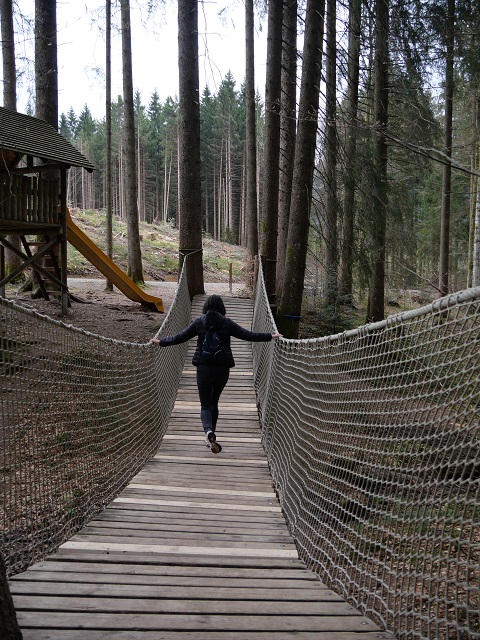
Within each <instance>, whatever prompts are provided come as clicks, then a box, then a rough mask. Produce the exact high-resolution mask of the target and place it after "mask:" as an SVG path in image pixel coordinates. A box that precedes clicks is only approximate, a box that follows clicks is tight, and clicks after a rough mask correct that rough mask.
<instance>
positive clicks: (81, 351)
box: [0, 275, 191, 575]
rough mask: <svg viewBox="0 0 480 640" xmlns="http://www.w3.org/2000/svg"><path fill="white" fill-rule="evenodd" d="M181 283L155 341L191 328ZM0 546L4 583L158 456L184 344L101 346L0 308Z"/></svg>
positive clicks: (93, 338) (0, 302) (28, 314)
mask: <svg viewBox="0 0 480 640" xmlns="http://www.w3.org/2000/svg"><path fill="white" fill-rule="evenodd" d="M190 307H191V305H190V297H189V294H188V287H187V282H186V276H183V275H182V277H181V279H180V283H179V287H178V290H177V294H176V297H175V300H174V303H173V305H172V308H171V309H170V312H169V313H168V315H167V317H166V318H165V321H164V322H163V324H162V327H161V329H160V330H159V332H158V334H157V335H163V334H164V333H166V334H174V333H177V332H178V331H180V330H181V329H182V328H184V327H185V326H186V325H187V324H188V322H189V321H190ZM0 319H1V320H0V379H1V388H0V399H1V417H2V422H1V425H0V434H1V439H0V447H1V450H0V478H1V480H2V487H1V491H0V499H1V502H2V505H1V508H2V522H1V532H0V535H1V538H0V539H1V543H2V553H3V555H4V557H5V561H6V565H7V569H8V572H9V574H10V575H12V574H15V573H18V572H20V571H23V570H25V569H26V568H27V567H28V566H29V565H30V564H31V563H32V562H34V561H37V560H39V559H41V558H43V557H45V555H46V554H47V553H49V552H51V551H53V550H54V549H55V548H56V547H58V546H59V545H60V544H61V543H62V542H64V541H65V540H67V539H68V538H70V537H71V536H72V535H74V533H76V532H77V531H78V530H79V529H80V528H81V527H82V526H83V525H84V524H85V523H86V522H87V521H88V520H89V519H91V518H92V517H93V516H94V515H95V514H96V513H98V512H99V511H100V510H101V509H102V508H103V507H104V506H105V505H106V504H108V503H109V502H110V501H111V500H112V499H113V498H115V497H116V496H117V495H118V494H119V493H120V491H121V490H122V489H123V487H124V486H125V485H126V484H128V482H129V480H130V479H131V478H132V477H133V476H134V475H135V473H136V472H137V471H138V470H140V469H141V468H142V467H143V466H144V464H145V463H146V461H147V460H148V459H149V458H150V457H151V456H152V455H153V454H154V452H155V451H156V449H157V448H158V446H159V444H160V442H161V439H162V438H163V435H164V432H165V430H166V428H167V423H168V419H169V417H170V413H171V410H172V407H173V404H174V401H175V396H176V392H177V387H178V381H179V378H180V375H181V371H182V368H183V363H184V359H185V354H186V349H187V345H186V344H183V345H178V346H176V347H174V348H172V349H158V348H155V347H154V346H153V345H150V344H134V343H128V342H122V341H118V340H111V339H108V338H103V337H100V336H97V335H94V334H91V333H88V332H86V331H83V330H81V329H76V328H74V327H71V326H68V325H66V324H63V323H61V322H58V321H55V320H52V319H50V318H47V317H46V316H42V315H40V314H38V313H36V312H34V311H31V310H27V309H25V308H22V307H19V306H17V305H15V304H14V303H12V302H9V301H7V300H5V299H0Z"/></svg>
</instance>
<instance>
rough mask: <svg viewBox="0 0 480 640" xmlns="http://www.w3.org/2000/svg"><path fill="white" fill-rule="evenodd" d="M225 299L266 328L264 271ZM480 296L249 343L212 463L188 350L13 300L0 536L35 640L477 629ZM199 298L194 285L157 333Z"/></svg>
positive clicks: (183, 290) (339, 635)
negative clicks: (333, 332)
mask: <svg viewBox="0 0 480 640" xmlns="http://www.w3.org/2000/svg"><path fill="white" fill-rule="evenodd" d="M226 302H227V313H228V315H229V316H230V317H233V318H234V319H235V320H236V321H238V322H239V323H240V324H243V325H244V326H249V325H250V323H251V318H252V314H253V327H254V330H257V331H272V332H273V331H274V330H275V325H274V321H273V318H272V316H271V313H270V308H269V305H268V302H267V298H266V295H265V291H264V287H263V280H262V277H261V270H260V276H259V283H258V285H257V289H256V300H255V305H254V306H253V304H252V303H251V301H248V300H240V299H233V298H232V299H230V298H229V299H228V300H227V301H226ZM479 302H480V290H479V289H477V290H469V291H466V292H462V293H460V294H456V295H452V296H449V297H448V298H444V299H442V300H439V301H437V302H435V303H434V304H433V305H430V306H429V307H425V308H422V309H420V310H416V311H414V312H408V313H404V314H400V315H399V316H395V317H394V318H390V319H388V320H387V321H385V322H383V323H378V324H376V325H368V326H366V327H362V328H361V329H358V330H355V331H350V332H346V333H343V334H341V335H338V336H331V337H329V338H325V339H316V340H301V341H289V340H281V341H277V342H275V344H274V343H257V344H255V345H253V347H252V345H250V344H248V343H241V342H239V343H236V344H235V349H236V351H235V358H236V362H237V366H236V367H235V368H234V369H233V370H232V374H231V379H230V382H229V384H228V385H227V389H226V390H225V392H224V395H222V399H221V404H220V412H221V417H220V421H221V422H219V430H218V434H219V436H218V437H219V440H220V442H222V445H223V446H224V448H223V451H222V453H221V454H220V455H218V456H213V455H212V454H211V453H210V451H209V450H208V449H207V448H206V447H205V446H204V445H203V443H202V439H201V432H200V426H199V419H198V413H199V406H198V401H197V397H196V391H195V372H194V367H192V366H191V365H190V364H189V362H190V360H191V358H190V357H189V354H188V349H189V347H188V345H178V346H177V347H174V348H169V349H158V348H155V347H154V346H153V345H137V344H129V343H125V342H121V341H115V340H109V339H105V338H101V337H99V336H95V335H93V334H89V333H88V332H85V331H81V330H78V329H74V328H72V327H68V326H66V325H63V324H62V323H59V322H56V321H53V320H51V319H49V318H46V317H42V316H39V315H38V314H35V313H34V312H30V311H27V310H25V309H21V308H19V307H17V306H15V305H14V304H12V303H10V302H8V301H6V300H3V299H2V300H1V301H0V308H1V312H2V329H1V332H0V337H1V344H2V360H1V366H2V369H1V376H2V383H3V384H2V391H1V397H2V417H3V425H2V433H3V441H2V448H3V451H2V463H1V473H2V479H3V495H2V501H3V525H2V543H3V554H4V558H5V562H6V564H7V568H8V572H9V575H10V589H11V593H12V595H13V600H14V604H15V608H16V613H17V618H18V621H19V624H20V627H21V629H22V633H23V637H24V638H25V640H47V639H49V640H60V639H65V640H66V639H67V638H68V639H75V638H79V639H80V638H82V639H85V640H94V639H95V640H96V639H99V638H110V637H111V638H119V639H126V638H128V639H137V638H138V639H142V640H148V639H149V638H155V639H157V638H166V639H168V638H225V639H237V640H240V639H241V638H265V639H267V638H279V639H280V638H285V639H287V638H312V639H313V638H316V639H322V638H325V639H326V638H330V639H333V640H347V639H353V638H356V639H359V640H360V639H361V640H370V639H373V638H375V639H378V640H380V639H381V638H385V639H386V638H393V637H398V638H439V639H442V638H445V639H450V638H459V639H462V640H463V639H467V638H480V614H479V611H480V605H479V593H480V585H479V580H480V571H479V554H480V526H479V523H480V495H479V477H480V442H479V407H480V385H479V384H478V382H479V374H480V353H479V344H480V315H479ZM201 303H202V300H201V298H196V299H195V300H194V303H193V308H192V307H191V304H190V299H189V297H188V291H187V287H186V282H185V279H184V278H183V277H182V278H181V280H180V283H179V287H178V292H177V296H176V299H175V302H174V304H173V306H172V308H171V309H170V311H169V314H168V316H167V318H166V319H165V322H164V324H163V325H162V328H161V329H160V332H159V335H171V334H173V333H176V332H177V331H178V330H180V329H181V328H183V327H184V326H186V324H187V323H188V322H189V320H190V317H191V315H192V314H193V315H194V316H195V315H199V313H200V308H201ZM192 346H193V345H192Z"/></svg>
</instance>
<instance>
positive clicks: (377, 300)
mask: <svg viewBox="0 0 480 640" xmlns="http://www.w3.org/2000/svg"><path fill="white" fill-rule="evenodd" d="M375 17H376V43H375V45H376V46H375V93H374V126H375V128H376V139H375V158H374V163H375V184H374V186H373V252H372V255H373V268H372V280H371V285H370V296H369V304H368V312H367V321H369V322H377V321H379V320H383V317H384V314H385V240H386V224H387V200H388V194H387V151H388V149H387V138H386V131H387V124H388V97H389V96H388V60H389V54H388V36H389V0H376V3H375Z"/></svg>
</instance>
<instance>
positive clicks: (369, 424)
mask: <svg viewBox="0 0 480 640" xmlns="http://www.w3.org/2000/svg"><path fill="white" fill-rule="evenodd" d="M254 330H256V331H274V330H275V323H274V320H273V317H272V315H271V312H270V309H269V305H268V301H267V297H266V295H265V289H264V285H263V280H262V277H261V269H260V275H259V282H258V285H257V294H256V307H255V317H254ZM254 349H255V358H254V366H255V379H256V386H257V392H258V402H259V406H260V411H261V415H262V429H263V442H264V446H265V449H266V452H267V455H268V458H269V464H270V468H271V471H272V475H273V479H274V484H275V487H276V489H277V492H278V494H279V498H280V502H281V505H282V507H283V510H284V512H285V515H286V518H287V521H288V524H289V528H290V530H291V532H292V534H293V536H294V538H295V541H296V544H297V547H298V550H299V553H300V556H301V557H302V559H303V560H304V561H305V562H306V563H307V565H308V566H309V567H310V568H312V569H313V570H314V571H315V572H316V573H317V574H318V575H319V577H320V578H321V579H322V580H323V581H324V582H325V583H326V584H327V585H328V586H329V587H330V588H332V589H334V590H335V591H336V592H337V593H339V594H340V595H342V596H343V597H344V598H345V599H347V600H348V601H349V602H351V603H352V604H353V605H355V606H356V607H357V608H358V609H360V611H361V612H362V613H364V614H366V615H368V616H369V617H371V618H373V619H374V620H376V621H377V622H379V623H380V624H382V625H384V627H385V628H386V629H388V630H390V631H392V632H393V633H394V634H395V636H396V637H398V638H434V639H446V638H448V639H451V638H457V639H462V640H463V639H464V640H466V639H467V638H468V639H469V640H470V639H472V638H480V602H479V593H480V430H479V418H480V288H477V289H471V290H468V291H465V292H462V293H459V294H455V295H451V296H449V297H447V298H443V299H441V300H438V301H436V302H434V303H433V304H432V305H430V306H428V307H424V308H422V309H419V310H416V311H415V312H407V313H404V314H400V315H398V316H395V317H392V318H389V319H388V320H386V321H384V322H382V323H377V324H372V325H367V326H365V327H362V328H360V329H358V330H355V331H349V332H346V333H343V334H341V335H336V336H331V337H327V338H319V339H315V340H312V339H310V340H295V341H294V340H281V341H279V342H277V343H276V344H275V346H274V345H273V343H258V344H255V345H254Z"/></svg>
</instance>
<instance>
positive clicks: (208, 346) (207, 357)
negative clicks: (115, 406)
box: [202, 327, 223, 362]
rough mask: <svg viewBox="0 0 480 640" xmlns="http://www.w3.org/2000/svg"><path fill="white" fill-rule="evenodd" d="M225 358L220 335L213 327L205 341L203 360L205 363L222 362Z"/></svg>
mask: <svg viewBox="0 0 480 640" xmlns="http://www.w3.org/2000/svg"><path fill="white" fill-rule="evenodd" d="M222 356H223V345H222V341H221V340H220V338H219V336H218V333H217V332H216V330H215V329H214V328H213V327H210V329H208V331H207V333H206V334H205V339H204V340H203V347H202V360H203V361H204V362H213V361H214V360H215V361H218V360H221V358H222Z"/></svg>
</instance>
